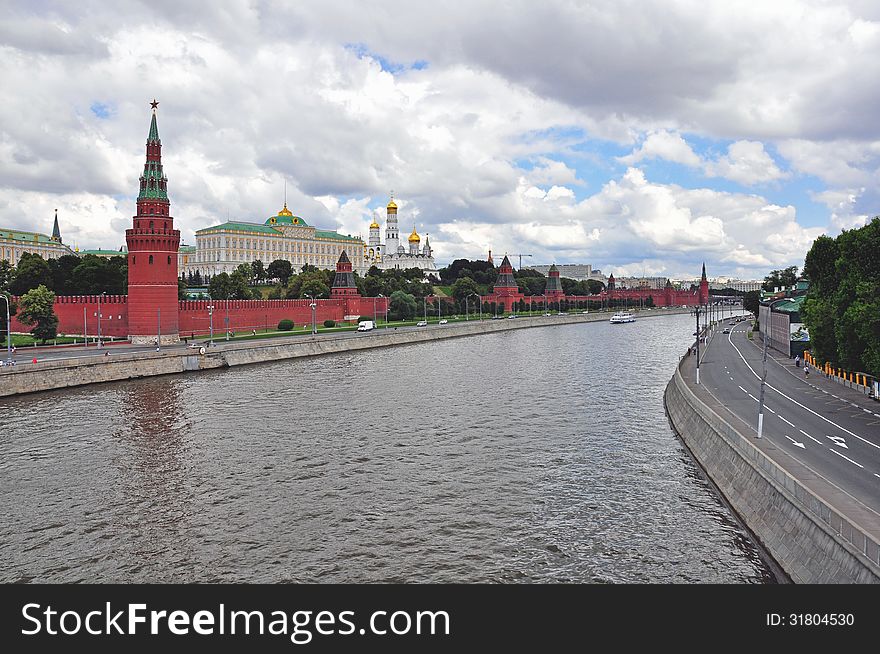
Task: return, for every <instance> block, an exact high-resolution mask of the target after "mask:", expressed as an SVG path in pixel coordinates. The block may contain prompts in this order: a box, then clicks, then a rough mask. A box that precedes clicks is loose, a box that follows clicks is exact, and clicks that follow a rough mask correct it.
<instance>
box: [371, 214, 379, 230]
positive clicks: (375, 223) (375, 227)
mask: <svg viewBox="0 0 880 654" xmlns="http://www.w3.org/2000/svg"><path fill="white" fill-rule="evenodd" d="M370 229H379V223H377V222H376V217H375V216H373V222H371V223H370Z"/></svg>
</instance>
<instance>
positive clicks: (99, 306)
mask: <svg viewBox="0 0 880 654" xmlns="http://www.w3.org/2000/svg"><path fill="white" fill-rule="evenodd" d="M102 297H104V293H101V294H100V295H99V296H98V313H97V314H95V315H96V316H97V317H98V347H101V298H102Z"/></svg>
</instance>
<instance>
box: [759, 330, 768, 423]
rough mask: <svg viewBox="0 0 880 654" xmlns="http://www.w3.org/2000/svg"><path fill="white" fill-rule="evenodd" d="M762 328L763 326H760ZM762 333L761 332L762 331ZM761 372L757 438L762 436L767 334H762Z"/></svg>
mask: <svg viewBox="0 0 880 654" xmlns="http://www.w3.org/2000/svg"><path fill="white" fill-rule="evenodd" d="M761 327H763V325H761ZM762 331H763V330H762ZM762 359H763V370H762V371H761V394H760V395H759V399H758V438H761V437H762V436H763V435H764V384H766V383H767V332H766V331H765V332H764V356H763V357H762Z"/></svg>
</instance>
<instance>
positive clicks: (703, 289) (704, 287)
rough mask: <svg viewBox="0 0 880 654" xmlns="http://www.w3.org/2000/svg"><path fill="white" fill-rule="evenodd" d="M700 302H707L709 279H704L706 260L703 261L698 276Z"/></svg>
mask: <svg viewBox="0 0 880 654" xmlns="http://www.w3.org/2000/svg"><path fill="white" fill-rule="evenodd" d="M700 304H709V280H708V279H706V262H705V261H704V262H703V274H702V275H701V276H700Z"/></svg>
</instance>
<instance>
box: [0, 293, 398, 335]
mask: <svg viewBox="0 0 880 654" xmlns="http://www.w3.org/2000/svg"><path fill="white" fill-rule="evenodd" d="M127 299H128V298H127V297H126V296H125V295H105V296H103V297H101V315H102V321H101V335H102V336H113V337H114V338H127V337H128V335H129V332H128V330H129V327H128V303H127ZM13 302H14V303H16V304H18V298H13ZM385 302H388V298H376V301H375V306H376V312H377V315H379V316H381V315H382V314H383V312H384V310H385V308H384V305H383V303H385ZM211 303H212V301H211V300H192V301H189V300H188V301H183V302H178V307H179V318H178V320H179V325H180V336H181V338H182V337H184V336H189V335H190V334H195V335H196V336H198V335H203V334H208V333H209V332H210V316H209V315H208V306H209V305H210V304H211ZM310 303H311V300H229V301H228V302H227V301H226V300H213V304H214V333H215V334H218V333H219V334H222V333H223V331H224V329H225V326H226V322H225V318H226V315H227V306H228V310H229V329H231V330H232V331H237V332H242V331H251V330H252V329H256V330H258V331H259V330H263V329H265V328H266V325H268V326H269V329H275V328H276V327H277V326H278V323H279V322H280V321H281V320H283V319H285V318H286V319H288V320H292V321H293V322H294V324H295V325H296V326H298V327H300V326H303V325H311V324H312V310H311V308H309V304H310ZM317 304H318V306H317V308H316V311H315V317H316V320H317V322H318V324H319V325H320V324H321V323H323V322H324V321H325V320H335V321H337V322H339V321H342V320H343V319H344V316H354V317H357V316H364V317H372V316H373V298H362V297H356V298H347V299H338V300H318V301H317ZM83 309H85V316H86V332H87V333H88V335H89V336H95V335H97V333H98V317H97V313H98V296H97V295H81V296H59V297H56V298H55V315H56V316H58V333H59V334H78V335H82V333H83ZM163 313H164V312H163ZM30 330H31V326H30V325H25V324H23V323H22V322H21V321H20V320H18V318H17V317H16V316H13V317H12V331H13V332H24V333H27V332H30Z"/></svg>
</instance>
